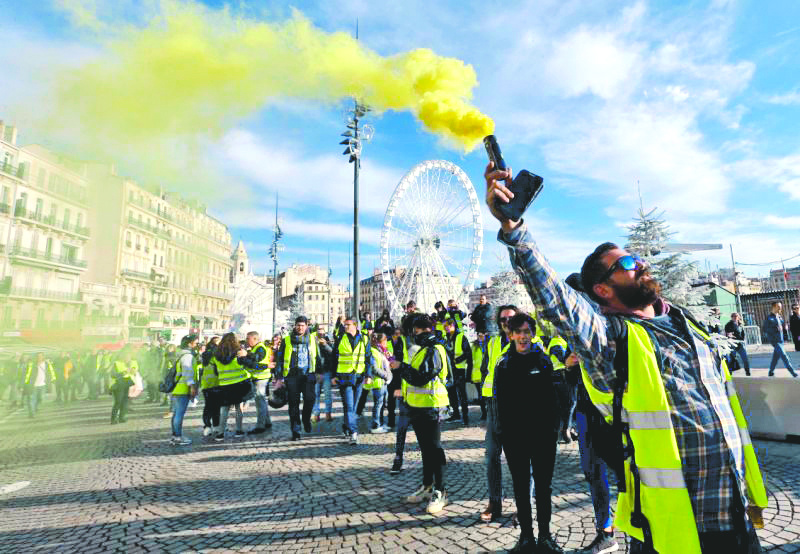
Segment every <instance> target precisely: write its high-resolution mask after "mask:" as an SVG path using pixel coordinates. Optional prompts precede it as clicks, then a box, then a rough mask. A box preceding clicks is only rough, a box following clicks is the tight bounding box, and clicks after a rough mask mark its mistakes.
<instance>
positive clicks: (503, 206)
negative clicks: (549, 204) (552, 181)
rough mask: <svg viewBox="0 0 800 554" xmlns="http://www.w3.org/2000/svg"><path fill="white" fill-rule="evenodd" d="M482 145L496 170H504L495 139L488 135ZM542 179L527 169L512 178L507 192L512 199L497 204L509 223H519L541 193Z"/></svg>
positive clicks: (503, 162)
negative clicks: (512, 194) (512, 195)
mask: <svg viewBox="0 0 800 554" xmlns="http://www.w3.org/2000/svg"><path fill="white" fill-rule="evenodd" d="M483 145H484V147H485V148H486V153H487V154H488V156H489V159H490V160H491V161H492V162H493V163H494V167H495V168H496V169H506V168H507V167H508V166H507V165H506V162H505V160H503V153H502V152H501V151H500V146H499V145H498V144H497V137H495V136H494V135H489V136H487V137H485V138H484V139H483ZM543 183H544V179H542V178H541V177H539V176H538V175H534V174H533V173H531V172H530V171H528V170H527V169H523V170H521V171H520V172H519V173H517V176H516V177H514V180H513V181H512V182H511V185H510V186H509V187H508V188H509V190H510V191H511V192H512V193H514V198H512V199H511V201H510V202H506V203H501V202H498V203H497V206H496V207H497V209H498V211H499V212H500V213H501V214H503V216H504V217H505V218H506V219H509V220H511V221H519V219H520V218H522V214H524V213H525V210H527V209H528V206H530V205H531V203H532V202H533V201H534V200H535V199H536V197H537V196H539V193H540V192H541V191H542V187H543Z"/></svg>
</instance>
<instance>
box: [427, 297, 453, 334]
mask: <svg viewBox="0 0 800 554" xmlns="http://www.w3.org/2000/svg"><path fill="white" fill-rule="evenodd" d="M433 310H434V311H433V313H432V314H431V320H432V321H433V331H434V333H435V334H436V336H437V337H439V338H441V339H444V334H445V333H444V322H445V320H446V319H448V318H449V317H450V314H448V313H447V308H445V306H444V302H442V301H441V300H438V301H437V302H436V304H434V305H433Z"/></svg>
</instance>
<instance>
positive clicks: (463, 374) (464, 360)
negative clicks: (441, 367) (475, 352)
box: [444, 317, 472, 425]
mask: <svg viewBox="0 0 800 554" xmlns="http://www.w3.org/2000/svg"><path fill="white" fill-rule="evenodd" d="M444 339H445V342H446V346H445V348H446V349H447V353H448V355H449V356H450V361H451V366H452V367H453V378H452V381H451V383H450V384H449V386H448V387H447V394H448V396H449V398H450V409H451V410H452V415H451V416H450V417H449V418H448V419H447V421H458V420H461V421H462V422H463V423H464V425H469V406H468V404H467V375H470V376H471V375H472V348H470V346H469V340H468V339H467V337H466V335H465V334H464V333H462V332H460V331H459V330H458V325H457V322H456V319H455V318H453V317H450V318H447V319H445V321H444ZM459 406H460V408H461V409H460V410H459Z"/></svg>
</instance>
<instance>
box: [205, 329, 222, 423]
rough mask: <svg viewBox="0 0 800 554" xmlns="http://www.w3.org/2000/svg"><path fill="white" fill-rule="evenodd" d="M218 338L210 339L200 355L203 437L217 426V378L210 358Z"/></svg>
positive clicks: (214, 350) (217, 343)
mask: <svg viewBox="0 0 800 554" xmlns="http://www.w3.org/2000/svg"><path fill="white" fill-rule="evenodd" d="M219 340H220V337H211V339H210V340H209V341H208V344H206V348H205V350H203V352H202V353H201V354H200V365H201V369H200V390H201V391H203V436H204V437H208V436H210V435H211V433H212V432H213V429H214V428H215V427H218V426H219V399H218V398H217V396H218V392H219V378H218V377H217V374H216V373H215V372H214V368H213V367H211V358H212V357H213V356H214V352H216V351H217V347H218V346H219Z"/></svg>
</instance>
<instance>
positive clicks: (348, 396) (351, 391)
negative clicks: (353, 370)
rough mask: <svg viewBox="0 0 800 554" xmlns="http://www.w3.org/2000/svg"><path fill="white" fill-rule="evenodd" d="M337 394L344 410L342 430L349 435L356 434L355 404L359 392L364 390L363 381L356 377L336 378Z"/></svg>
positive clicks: (359, 394)
mask: <svg viewBox="0 0 800 554" xmlns="http://www.w3.org/2000/svg"><path fill="white" fill-rule="evenodd" d="M338 379H339V394H341V395H342V406H343V409H344V423H343V424H342V430H343V431H347V432H349V433H357V432H358V419H357V418H356V402H358V399H359V398H360V397H361V390H362V389H363V388H364V379H362V378H360V377H359V378H356V377H351V378H348V377H345V378H344V379H343V378H342V377H338Z"/></svg>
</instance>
